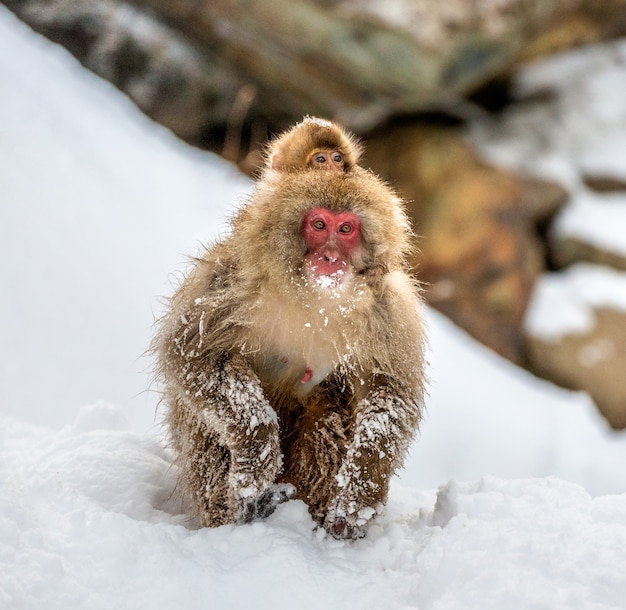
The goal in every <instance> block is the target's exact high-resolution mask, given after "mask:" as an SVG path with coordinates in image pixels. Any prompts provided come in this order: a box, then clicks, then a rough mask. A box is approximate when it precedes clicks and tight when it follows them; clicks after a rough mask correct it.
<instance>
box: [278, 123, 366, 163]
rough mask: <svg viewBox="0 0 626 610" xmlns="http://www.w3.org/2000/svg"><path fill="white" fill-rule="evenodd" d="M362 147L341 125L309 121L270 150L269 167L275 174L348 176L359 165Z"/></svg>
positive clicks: (289, 133) (284, 136)
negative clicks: (309, 172) (307, 172)
mask: <svg viewBox="0 0 626 610" xmlns="http://www.w3.org/2000/svg"><path fill="white" fill-rule="evenodd" d="M360 154H361V146H360V145H359V143H358V142H357V140H356V139H355V138H354V137H353V136H352V135H351V134H349V133H348V132H346V131H344V130H343V129H342V128H341V127H339V125H336V124H335V123H332V122H331V121H326V120H324V119H318V118H315V117H306V118H305V119H304V120H303V121H302V122H301V123H298V124H297V125H296V126H295V127H293V128H292V129H290V130H289V131H287V132H286V133H284V134H282V135H281V136H279V137H278V138H277V139H276V140H275V141H274V142H272V143H271V144H270V146H269V153H268V157H267V166H268V167H269V168H271V169H273V170H283V171H292V170H308V169H321V170H326V171H331V172H337V173H344V172H349V171H350V170H351V169H352V168H353V167H354V166H355V165H356V164H357V162H358V160H359V156H360Z"/></svg>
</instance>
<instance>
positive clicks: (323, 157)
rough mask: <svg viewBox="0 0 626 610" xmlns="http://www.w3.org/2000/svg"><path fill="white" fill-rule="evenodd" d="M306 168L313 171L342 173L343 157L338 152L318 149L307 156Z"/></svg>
mask: <svg viewBox="0 0 626 610" xmlns="http://www.w3.org/2000/svg"><path fill="white" fill-rule="evenodd" d="M308 166H309V167H313V168H315V169H329V170H331V171H336V172H343V171H344V170H345V161H344V157H343V155H342V154H341V152H340V151H338V150H331V149H328V148H318V149H317V150H314V151H313V152H312V153H311V154H310V155H309V161H308Z"/></svg>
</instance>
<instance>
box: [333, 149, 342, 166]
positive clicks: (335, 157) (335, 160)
mask: <svg viewBox="0 0 626 610" xmlns="http://www.w3.org/2000/svg"><path fill="white" fill-rule="evenodd" d="M333 163H337V165H339V163H343V157H342V156H341V154H340V153H337V152H336V153H334V154H333Z"/></svg>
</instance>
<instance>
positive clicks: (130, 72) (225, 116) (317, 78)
mask: <svg viewBox="0 0 626 610" xmlns="http://www.w3.org/2000/svg"><path fill="white" fill-rule="evenodd" d="M2 1H3V2H4V3H5V4H6V5H7V6H8V7H9V8H11V9H12V10H13V11H14V12H16V13H17V14H18V15H19V16H20V17H21V18H22V19H24V20H25V21H26V22H27V23H29V24H30V25H31V26H32V27H33V28H35V29H36V30H38V31H40V32H42V33H44V34H45V35H46V36H49V37H50V38H52V39H54V40H56V41H58V42H60V43H61V44H64V45H65V46H67V48H69V49H70V50H71V51H72V52H73V53H74V54H75V55H76V56H77V57H78V58H79V60H80V61H82V62H83V63H84V64H85V65H86V66H88V67H89V68H91V69H92V70H94V71H95V72H96V73H98V74H100V75H101V76H103V77H104V78H107V79H109V80H111V81H112V82H113V83H114V84H116V85H117V86H118V87H120V88H121V89H122V90H123V91H125V92H126V93H128V95H129V96H130V97H131V98H132V99H133V100H135V101H136V103H137V104H138V106H139V107H140V108H142V109H143V110H144V111H145V112H146V113H148V114H149V115H150V116H151V117H153V118H154V119H155V120H157V121H160V122H162V123H163V124H165V125H167V126H168V127H170V128H171V129H172V130H173V131H174V132H175V133H177V134H178V135H180V136H181V137H183V138H185V139H186V140H188V141H191V142H196V143H197V142H203V143H204V144H207V143H211V142H213V140H215V139H217V140H220V138H222V139H223V138H224V137H225V135H224V134H226V135H227V136H228V137H226V139H227V140H228V146H229V156H231V157H232V156H233V155H234V153H233V152H232V151H233V150H234V149H237V151H238V152H239V154H238V155H237V157H238V158H241V157H243V156H244V152H245V150H244V151H243V152H242V151H239V150H238V149H239V148H240V147H241V148H243V149H245V148H246V146H247V144H246V142H245V140H246V139H248V138H252V140H253V143H252V145H251V148H254V140H264V136H265V134H264V133H263V132H264V131H265V130H267V129H268V128H269V129H270V130H272V129H276V128H282V127H285V126H287V125H288V124H290V123H292V122H293V121H294V120H300V119H301V118H302V116H303V115H304V114H315V115H319V116H324V117H328V118H333V119H336V120H338V121H340V122H342V123H343V124H345V125H346V126H347V127H349V128H352V129H354V130H356V131H359V132H363V131H365V130H368V129H370V128H372V127H374V126H376V125H378V124H380V123H381V122H382V121H384V120H386V119H387V118H389V117H390V116H393V115H398V114H407V113H415V112H416V111H423V110H429V109H432V108H444V109H446V108H447V109H450V108H454V109H456V110H459V109H463V108H464V107H467V105H466V104H464V103H463V101H462V100H463V98H465V97H466V96H468V95H469V94H471V93H472V92H473V91H475V90H476V89H477V88H478V87H480V86H482V85H483V84H485V83H487V82H488V81H490V80H491V79H493V78H494V77H495V76H497V75H500V74H503V73H507V72H508V71H510V70H511V68H512V67H513V66H514V65H515V64H516V63H517V62H519V61H520V60H522V59H527V58H528V57H536V56H538V55H541V54H544V53H547V52H553V51H554V50H556V49H561V48H564V47H567V46H571V45H574V44H581V43H586V42H589V41H594V40H599V39H603V38H606V37H608V36H618V35H620V34H623V33H624V32H626V19H624V15H625V12H624V11H625V9H624V1H623V0H600V1H597V0H504V1H498V2H495V1H492V2H467V1H466V0H453V1H449V2H439V1H435V0H416V1H414V2H407V1H406V0H392V1H390V2H385V3H380V2H376V1H374V0H334V1H333V2H322V1H320V0H273V1H272V2H232V1H231V0H177V1H175V2H171V1H169V0H126V1H124V0H99V2H90V1H89V0H2ZM251 92H252V93H251ZM461 112H463V110H461ZM220 141H221V140H220ZM213 143H214V142H213Z"/></svg>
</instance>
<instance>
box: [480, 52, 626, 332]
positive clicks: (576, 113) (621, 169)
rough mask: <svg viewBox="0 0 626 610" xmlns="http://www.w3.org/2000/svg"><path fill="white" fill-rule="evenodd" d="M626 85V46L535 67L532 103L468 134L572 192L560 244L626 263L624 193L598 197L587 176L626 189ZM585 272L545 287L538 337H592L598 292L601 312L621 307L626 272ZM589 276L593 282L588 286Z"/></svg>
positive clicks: (560, 224) (532, 321)
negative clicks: (565, 241)
mask: <svg viewBox="0 0 626 610" xmlns="http://www.w3.org/2000/svg"><path fill="white" fill-rule="evenodd" d="M625 82H626V41H625V40H619V41H616V42H613V43H609V44H606V45H601V46H597V47H590V48H586V49H581V50H578V51H575V52H570V53H566V54H563V55H559V56H554V57H552V58H550V59H548V60H544V61H542V62H538V63H531V64H528V65H527V66H526V67H525V68H524V69H523V70H522V71H521V72H520V74H519V76H518V78H517V80H516V91H517V95H518V96H519V98H520V99H521V100H524V101H522V102H520V103H519V104H516V105H514V106H512V107H511V108H510V109H508V110H506V111H505V112H504V114H503V116H500V117H497V118H495V119H485V120H482V121H477V122H476V123H474V124H473V125H472V127H471V129H470V133H469V137H470V139H471V140H472V142H474V143H475V144H478V145H479V146H480V147H481V149H482V151H483V152H484V154H485V156H486V157H487V158H488V159H490V160H491V161H494V162H496V163H498V164H500V165H508V166H509V167H511V168H513V169H518V170H522V171H524V172H527V173H531V174H536V175H538V176H542V177H545V178H548V179H554V180H556V181H558V182H560V183H561V184H563V185H564V186H566V188H567V189H568V190H569V193H570V200H569V202H568V203H567V205H566V206H565V207H564V209H563V210H562V211H561V212H560V213H559V214H558V216H557V218H556V220H555V222H554V225H553V228H552V233H553V235H554V237H555V238H572V239H575V240H578V241H581V242H583V243H587V244H589V245H591V246H593V247H595V248H598V249H600V250H603V251H606V252H609V253H612V254H615V255H619V256H624V255H626V239H624V235H626V190H623V191H616V192H606V193H598V192H594V191H593V190H592V189H590V188H589V187H588V186H587V185H586V184H585V182H584V178H585V177H586V176H592V177H593V176H600V177H609V178H616V179H619V180H620V181H622V182H626V155H625V154H624V151H625V150H626V87H624V83H625ZM547 96H549V98H550V99H546V97H547ZM585 269H586V270H585V271H581V270H579V269H577V270H573V271H572V272H570V273H568V274H566V277H562V278H560V277H548V276H546V278H544V280H542V282H541V284H540V286H539V288H538V292H537V294H536V295H535V297H534V304H533V306H532V307H531V309H530V312H529V319H528V321H527V328H528V329H529V331H530V332H531V333H537V335H538V336H540V337H542V338H549V339H553V340H555V339H557V338H558V337H559V336H560V335H564V334H569V333H578V332H583V331H584V330H586V329H588V328H589V327H590V326H591V325H592V324H593V320H592V317H591V311H590V307H591V306H595V305H598V303H590V302H589V298H592V297H591V295H592V294H593V293H594V292H595V291H599V292H598V294H600V295H601V299H602V303H600V304H602V305H611V306H616V307H618V308H619V309H623V303H624V282H625V281H626V280H625V279H624V278H626V274H624V273H622V274H621V275H619V274H618V273H616V272H615V273H612V272H608V271H603V270H601V269H598V270H595V271H594V270H592V269H591V268H590V267H585ZM583 276H584V279H588V280H589V281H590V282H592V284H590V285H587V286H585V284H584V282H583V281H582V280H583ZM601 276H603V277H604V280H602V279H601ZM591 286H593V290H592V288H591ZM576 292H577V293H578V294H575V293H576ZM609 292H613V293H614V294H613V295H612V296H607V293H609ZM557 303H558V304H557Z"/></svg>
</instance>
